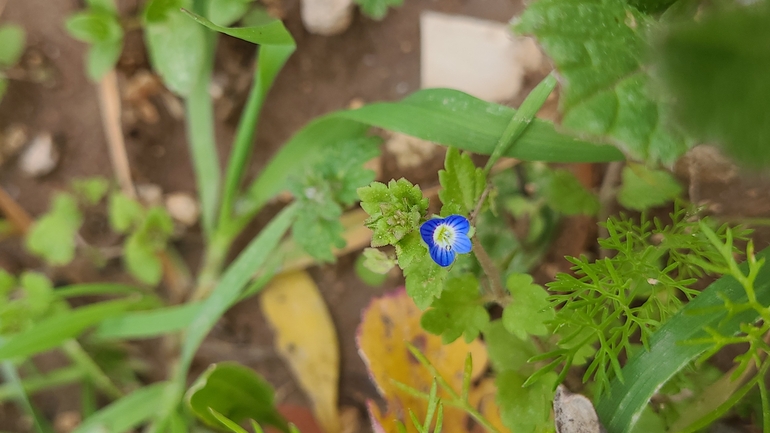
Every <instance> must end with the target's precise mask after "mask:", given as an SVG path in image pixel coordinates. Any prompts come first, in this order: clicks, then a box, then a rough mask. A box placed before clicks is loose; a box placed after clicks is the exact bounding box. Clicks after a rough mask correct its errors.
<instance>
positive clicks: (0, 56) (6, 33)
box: [0, 24, 26, 94]
mask: <svg viewBox="0 0 770 433" xmlns="http://www.w3.org/2000/svg"><path fill="white" fill-rule="evenodd" d="M25 39H26V37H25V33H24V29H23V28H22V27H21V26H17V25H14V24H6V25H2V26H0V67H9V66H13V65H15V64H16V62H18V61H19V58H20V57H21V54H22V53H23V52H24V41H25ZM0 94H1V92H0Z"/></svg>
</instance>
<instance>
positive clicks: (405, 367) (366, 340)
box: [357, 289, 487, 433]
mask: <svg viewBox="0 0 770 433" xmlns="http://www.w3.org/2000/svg"><path fill="white" fill-rule="evenodd" d="M421 315H422V311H420V309H419V308H417V306H416V305H415V304H414V302H413V301H412V300H411V299H410V298H409V296H408V295H407V294H406V291H405V290H404V289H400V290H397V291H395V292H393V293H390V294H388V295H385V296H384V297H381V298H376V299H374V300H373V301H372V303H371V304H370V305H369V307H368V308H367V309H366V310H365V311H364V313H363V317H362V322H361V325H360V326H359V328H358V334H357V343H358V350H359V353H360V354H361V357H362V358H363V359H364V362H365V363H366V366H367V368H368V369H369V375H370V377H371V379H372V381H373V382H374V384H375V385H376V386H377V389H378V390H379V392H380V395H382V396H383V397H384V398H385V399H386V400H387V411H386V412H385V413H384V414H383V413H382V412H381V411H380V408H379V407H378V406H377V405H376V404H375V403H374V402H371V401H369V402H368V403H367V406H368V409H369V416H370V419H371V421H372V426H373V428H374V431H375V432H382V433H395V432H396V431H397V428H396V421H397V420H401V421H402V422H404V423H405V424H406V426H407V432H416V431H417V430H416V429H415V428H414V426H413V425H412V422H411V421H409V412H408V411H409V410H412V411H413V412H414V413H415V415H416V416H417V419H418V420H420V421H421V422H422V420H423V419H424V418H425V414H426V410H427V402H426V401H425V400H424V399H421V398H419V397H415V396H413V395H410V394H409V393H407V392H405V391H403V390H402V389H400V388H398V387H397V385H395V384H394V383H393V381H396V382H400V383H403V384H405V385H408V386H410V387H412V388H414V389H417V390H418V391H421V392H424V393H428V392H430V387H431V384H432V383H433V376H432V375H431V373H430V371H428V369H426V368H425V367H423V366H422V365H420V363H419V361H418V360H417V359H415V357H414V356H413V355H412V354H411V353H410V352H409V349H408V348H407V345H406V343H411V344H412V345H414V346H415V347H416V348H417V349H418V350H419V351H420V352H422V353H423V354H424V355H425V357H426V358H427V359H428V360H430V362H431V363H432V364H433V366H434V367H435V368H436V370H437V371H438V372H439V374H441V375H442V376H443V377H444V378H445V379H446V381H447V382H448V383H449V384H450V386H451V387H452V388H453V389H454V390H456V391H459V390H460V389H461V388H462V381H463V368H464V365H465V358H466V356H467V355H468V353H471V356H472V357H473V372H472V378H473V379H476V378H478V377H479V376H480V375H481V373H482V372H483V371H484V370H485V369H486V365H487V352H486V349H485V347H484V345H483V344H482V343H481V342H479V341H478V340H475V341H473V342H471V343H470V344H468V343H465V341H464V340H463V339H458V340H456V341H455V342H453V343H452V344H447V345H444V344H442V343H441V337H439V336H436V335H432V334H428V333H427V332H425V331H424V330H423V329H422V327H421V326H420V317H421ZM439 397H440V398H442V399H447V398H449V396H448V395H447V394H446V392H444V391H440V392H439ZM467 420H468V416H467V414H466V413H465V412H463V411H462V410H460V409H457V408H454V407H451V406H448V405H444V424H443V430H442V431H443V432H444V433H455V432H456V433H461V432H467V431H468V430H467Z"/></svg>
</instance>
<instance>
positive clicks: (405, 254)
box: [391, 181, 449, 310]
mask: <svg viewBox="0 0 770 433" xmlns="http://www.w3.org/2000/svg"><path fill="white" fill-rule="evenodd" d="M391 182H393V181H391ZM426 200H427V199H426ZM396 256H397V257H398V265H399V266H400V267H401V269H403V270H404V277H406V293H407V294H408V295H409V296H410V297H411V298H412V300H413V301H414V303H415V304H417V306H418V307H419V308H420V309H421V310H424V309H426V308H428V307H429V306H430V305H431V304H432V303H433V300H434V299H435V298H438V297H440V296H441V291H442V290H443V289H444V280H446V278H447V276H448V275H449V269H448V268H442V267H441V266H439V265H437V264H436V262H434V261H433V259H431V258H430V255H428V248H427V247H426V246H425V244H424V243H423V242H422V239H421V238H420V233H419V232H418V231H416V230H414V231H411V232H410V233H409V234H408V235H406V236H405V237H404V238H403V239H401V240H400V241H399V242H398V243H397V244H396Z"/></svg>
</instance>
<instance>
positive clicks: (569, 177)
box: [537, 169, 599, 215]
mask: <svg viewBox="0 0 770 433" xmlns="http://www.w3.org/2000/svg"><path fill="white" fill-rule="evenodd" d="M537 186H538V192H539V193H540V194H542V195H543V197H545V199H546V201H547V202H548V206H550V207H551V208H553V209H554V210H555V211H557V212H561V213H563V214H565V215H578V214H583V215H596V213H597V212H599V198H598V197H596V195H594V194H592V193H591V192H589V191H588V190H586V189H585V188H584V187H583V185H581V184H580V181H579V180H578V179H577V178H576V177H575V175H574V174H572V173H571V172H570V171H568V170H561V169H560V170H553V171H550V170H549V172H548V173H547V174H545V175H543V176H540V177H539V178H538V180H537Z"/></svg>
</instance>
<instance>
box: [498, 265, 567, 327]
mask: <svg viewBox="0 0 770 433" xmlns="http://www.w3.org/2000/svg"><path fill="white" fill-rule="evenodd" d="M505 286H506V287H507V288H508V291H509V292H511V297H512V298H513V301H512V302H511V303H510V304H508V305H507V306H506V307H505V310H503V325H504V326H505V329H507V330H508V332H510V333H512V334H514V335H516V336H517V337H519V338H520V339H522V340H523V339H525V338H528V336H529V335H545V334H547V333H548V327H547V326H546V325H545V324H546V322H548V321H550V320H553V318H554V316H555V313H554V310H553V307H552V306H551V305H550V303H549V302H548V292H546V291H545V290H543V288H542V287H540V286H538V285H537V284H532V277H531V276H529V275H527V274H513V275H511V276H510V277H508V281H507V282H506V284H505Z"/></svg>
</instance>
